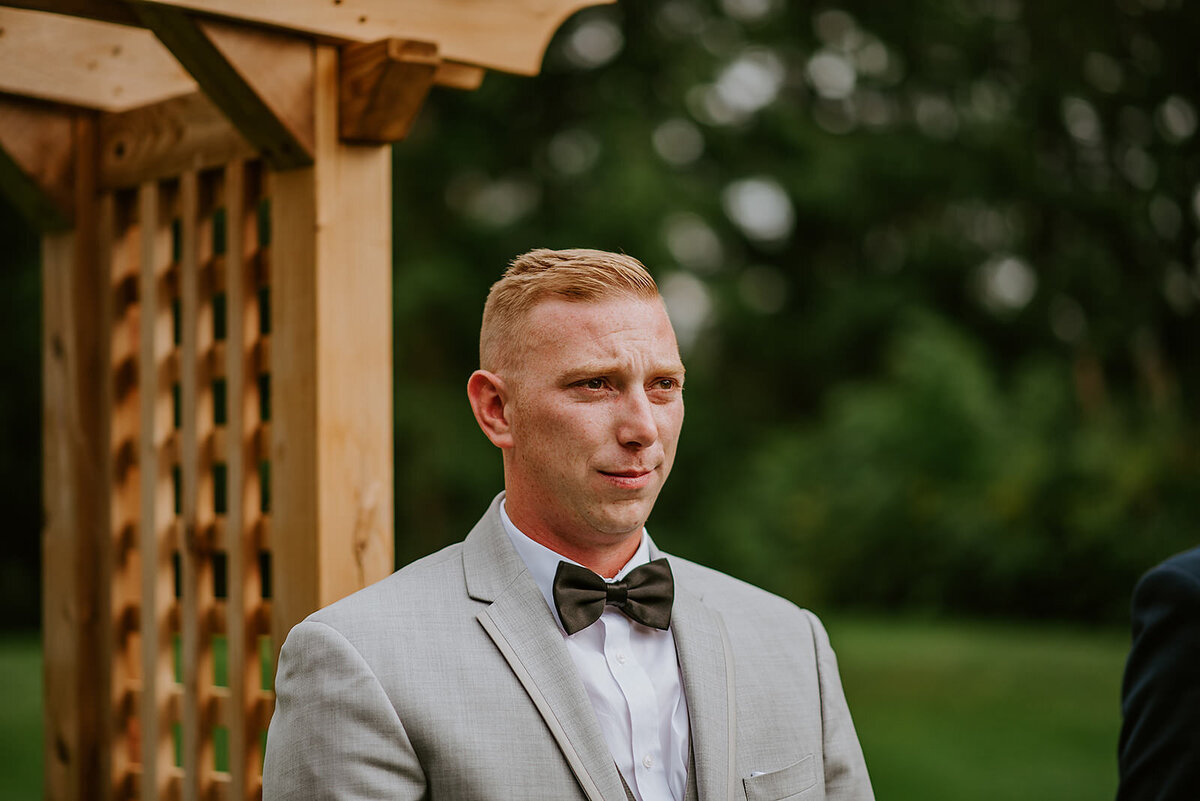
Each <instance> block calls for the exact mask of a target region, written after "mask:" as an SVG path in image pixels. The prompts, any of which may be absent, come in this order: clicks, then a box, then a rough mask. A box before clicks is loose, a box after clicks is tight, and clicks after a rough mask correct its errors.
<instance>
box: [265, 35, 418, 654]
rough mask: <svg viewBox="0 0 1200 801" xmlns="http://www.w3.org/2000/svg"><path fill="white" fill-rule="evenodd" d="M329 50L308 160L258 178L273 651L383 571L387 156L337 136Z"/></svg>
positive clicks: (388, 509)
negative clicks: (264, 214)
mask: <svg viewBox="0 0 1200 801" xmlns="http://www.w3.org/2000/svg"><path fill="white" fill-rule="evenodd" d="M337 91H338V68H337V51H336V49H334V48H333V47H331V46H327V45H322V46H319V47H318V52H317V80H316V84H315V92H316V100H317V102H316V106H315V107H316V111H317V128H316V130H317V159H316V163H315V164H314V166H313V167H309V168H305V169H300V170H288V171H286V172H273V173H270V174H269V176H268V178H269V187H270V198H271V262H270V263H271V313H272V322H271V397H272V413H271V439H272V446H271V484H272V486H271V495H272V508H271V528H272V531H274V532H286V536H284V535H276V536H272V537H271V547H272V551H273V554H274V555H273V563H272V568H273V572H274V574H275V575H276V576H278V577H279V580H278V581H277V582H274V583H273V597H272V601H271V611H272V616H273V621H272V636H273V639H274V645H275V648H276V649H278V648H279V646H280V645H281V644H282V643H283V640H284V636H285V635H286V634H287V632H288V630H289V629H290V628H291V627H292V626H293V625H295V624H296V623H297V622H299V621H300V620H301V619H303V618H304V617H305V616H306V615H308V614H309V613H310V612H312V611H313V610H315V609H317V608H319V607H321V606H324V605H326V604H329V603H332V602H333V601H335V600H337V599H338V598H341V597H342V596H344V595H347V594H348V593H350V592H352V591H354V590H356V589H358V588H360V587H363V586H365V585H366V584H369V583H371V582H373V581H377V580H379V579H381V578H383V577H384V576H386V575H387V574H388V573H390V572H391V571H392V568H393V559H394V557H393V550H392V492H391V487H392V411H391V409H392V382H391V378H390V376H391V369H392V368H391V364H392V311H391V297H392V271H391V259H392V255H391V253H392V248H391V215H390V213H389V209H390V207H391V204H390V200H391V177H390V176H391V148H390V147H389V146H387V145H377V146H370V147H363V146H351V145H346V144H343V143H342V142H341V141H340V140H339V137H338V122H337V116H338V108H337Z"/></svg>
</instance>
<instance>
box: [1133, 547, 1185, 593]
mask: <svg viewBox="0 0 1200 801" xmlns="http://www.w3.org/2000/svg"><path fill="white" fill-rule="evenodd" d="M1151 587H1176V588H1178V590H1179V591H1181V592H1190V593H1192V594H1200V548H1193V549H1191V550H1190V551H1184V552H1183V553H1177V554H1175V555H1174V556H1172V557H1170V558H1169V559H1166V560H1164V561H1162V562H1160V563H1159V564H1157V565H1155V566H1154V567H1152V568H1150V570H1148V571H1146V573H1145V574H1144V575H1143V576H1142V577H1141V578H1140V579H1139V580H1138V586H1137V587H1136V588H1135V589H1134V596H1135V597H1137V596H1138V595H1140V594H1141V593H1144V592H1147V591H1148V590H1149V589H1150V588H1151Z"/></svg>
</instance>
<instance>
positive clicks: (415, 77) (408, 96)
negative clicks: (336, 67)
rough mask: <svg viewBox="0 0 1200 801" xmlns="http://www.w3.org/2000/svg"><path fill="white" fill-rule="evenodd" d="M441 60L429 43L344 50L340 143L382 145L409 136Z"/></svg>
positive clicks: (384, 43)
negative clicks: (341, 141) (342, 141)
mask: <svg viewBox="0 0 1200 801" xmlns="http://www.w3.org/2000/svg"><path fill="white" fill-rule="evenodd" d="M440 64H441V59H440V58H438V54H437V46H436V45H433V44H430V43H429V42H412V41H406V40H403V39H381V40H380V41H378V42H364V43H358V44H349V45H346V46H345V47H343V48H342V49H341V66H340V77H339V82H340V86H339V94H338V120H339V122H338V127H339V132H340V133H341V137H342V139H345V140H347V141H351V142H361V143H370V144H384V143H388V142H398V141H400V140H401V139H403V138H404V137H405V136H407V135H408V131H409V129H410V128H412V124H413V120H415V119H416V116H417V112H419V111H420V110H421V106H422V105H423V104H424V103H425V98H426V96H428V94H429V89H430V87H432V86H433V82H434V79H435V77H436V76H437V72H438V67H439V65H440Z"/></svg>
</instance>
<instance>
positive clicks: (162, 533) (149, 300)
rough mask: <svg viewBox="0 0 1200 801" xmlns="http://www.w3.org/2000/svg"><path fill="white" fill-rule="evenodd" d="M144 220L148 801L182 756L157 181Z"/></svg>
mask: <svg viewBox="0 0 1200 801" xmlns="http://www.w3.org/2000/svg"><path fill="white" fill-rule="evenodd" d="M138 194H139V198H138V200H139V216H140V218H141V222H142V241H141V247H142V258H141V274H140V276H139V280H140V292H139V295H140V297H141V316H142V326H141V352H140V354H139V359H138V364H139V373H140V384H141V387H142V392H141V409H140V416H141V421H140V422H141V448H140V456H139V461H140V462H141V477H142V487H141V496H142V497H141V502H142V504H141V516H140V531H141V538H140V548H141V557H142V588H141V590H142V594H141V605H142V608H143V609H144V610H145V612H144V614H143V616H142V617H143V622H144V625H143V627H142V698H141V709H140V713H141V729H142V731H141V736H142V750H141V776H140V777H139V781H138V784H139V788H140V790H141V797H142V799H144V801H152V800H153V799H158V798H162V797H163V795H164V794H165V793H166V791H167V785H168V784H169V782H170V774H169V771H168V768H170V767H171V766H172V765H173V764H174V761H175V748H174V737H173V733H172V727H171V724H172V720H171V718H170V716H169V714H168V698H169V696H170V695H172V694H173V690H174V685H175V670H174V659H173V651H174V648H173V642H172V640H173V635H174V631H173V627H172V620H171V609H172V607H173V606H174V604H175V592H174V588H175V581H174V564H173V562H174V560H173V545H174V543H173V542H172V539H173V538H172V536H171V534H172V531H171V528H172V523H173V519H174V497H173V488H172V479H171V472H172V462H171V460H170V459H169V453H168V452H167V447H166V446H167V444H168V442H169V441H170V439H171V436H172V433H173V427H174V426H173V414H172V408H171V406H172V401H171V384H172V380H171V376H170V375H169V374H168V372H167V370H166V367H167V361H168V358H169V356H170V354H171V351H172V350H173V348H174V343H173V335H172V321H171V302H172V298H171V293H170V289H169V284H168V281H167V273H168V271H169V270H170V269H171V266H172V264H171V217H172V211H173V202H172V197H171V192H169V191H163V190H162V189H161V188H160V187H159V185H158V184H157V183H156V182H148V183H146V184H143V185H142V187H141V189H140V191H139V193H138Z"/></svg>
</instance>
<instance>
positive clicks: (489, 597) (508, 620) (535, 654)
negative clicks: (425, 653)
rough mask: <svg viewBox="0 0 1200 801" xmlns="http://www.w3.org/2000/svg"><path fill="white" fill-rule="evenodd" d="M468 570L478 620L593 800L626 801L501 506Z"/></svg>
mask: <svg viewBox="0 0 1200 801" xmlns="http://www.w3.org/2000/svg"><path fill="white" fill-rule="evenodd" d="M463 568H464V571H465V574H466V581H467V590H468V592H469V593H470V595H471V597H472V598H475V599H476V600H479V601H485V602H490V604H491V605H490V606H488V607H487V608H486V609H484V610H483V611H482V612H480V613H479V614H478V615H476V617H477V618H478V620H479V622H480V624H481V625H482V626H483V628H484V630H485V631H486V632H487V633H488V636H489V637H491V638H492V641H493V642H494V643H495V644H496V647H497V648H498V649H499V650H500V653H501V654H502V655H503V656H504V659H505V660H506V661H507V662H508V664H509V667H511V668H512V671H513V673H515V674H516V676H517V678H518V679H519V680H520V682H521V684H522V686H524V687H525V690H526V692H528V693H529V697H530V699H531V700H532V701H533V703H534V705H535V706H536V707H537V709H538V712H540V713H541V715H542V718H543V719H544V720H545V721H546V726H547V727H548V728H549V729H550V733H551V734H552V735H553V737H554V740H555V742H556V743H557V744H558V747H559V748H560V749H561V750H562V752H563V756H564V757H566V760H567V763H568V764H569V765H570V766H571V770H572V771H573V772H574V773H575V777H576V778H577V779H578V780H579V784H580V786H581V787H582V788H583V790H584V792H585V794H586V795H587V797H588V798H589V799H590V800H591V801H604V800H605V799H609V800H610V801H623V799H624V798H625V792H624V790H623V789H622V787H621V779H620V774H619V773H618V772H617V768H616V765H615V764H614V763H613V759H612V755H611V754H610V753H609V750H608V744H607V743H606V742H605V740H604V734H603V732H601V730H600V724H599V723H598V722H597V721H596V713H595V711H594V710H593V709H592V705H591V701H589V700H588V697H587V692H586V690H584V687H583V682H582V681H580V679H579V674H578V672H577V671H576V669H575V663H574V662H573V661H571V656H570V654H569V653H567V648H566V645H565V644H564V643H563V639H562V634H561V633H560V631H559V628H558V624H557V623H556V622H555V620H554V616H553V614H551V612H550V609H549V607H548V606H546V600H545V598H543V597H542V594H541V592H540V591H539V590H538V588H537V585H536V584H535V583H534V581H533V579H532V578H530V576H529V574H528V572H527V571H526V570H525V564H524V562H522V561H521V557H520V556H519V555H518V554H517V553H516V551H515V550H514V549H513V547H512V544H511V543H510V542H509V541H508V535H507V534H505V533H504V529H503V527H502V524H501V523H500V519H499V512H498V503H497V502H493V504H492V508H491V509H489V510H488V513H487V514H486V515H485V516H484V518H483V519H482V520H481V521H480V522H479V524H478V525H477V526H476V527H475V529H474V530H473V531H472V532H471V534H470V535H469V536H468V537H467V540H466V542H465V543H464V548H463Z"/></svg>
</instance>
